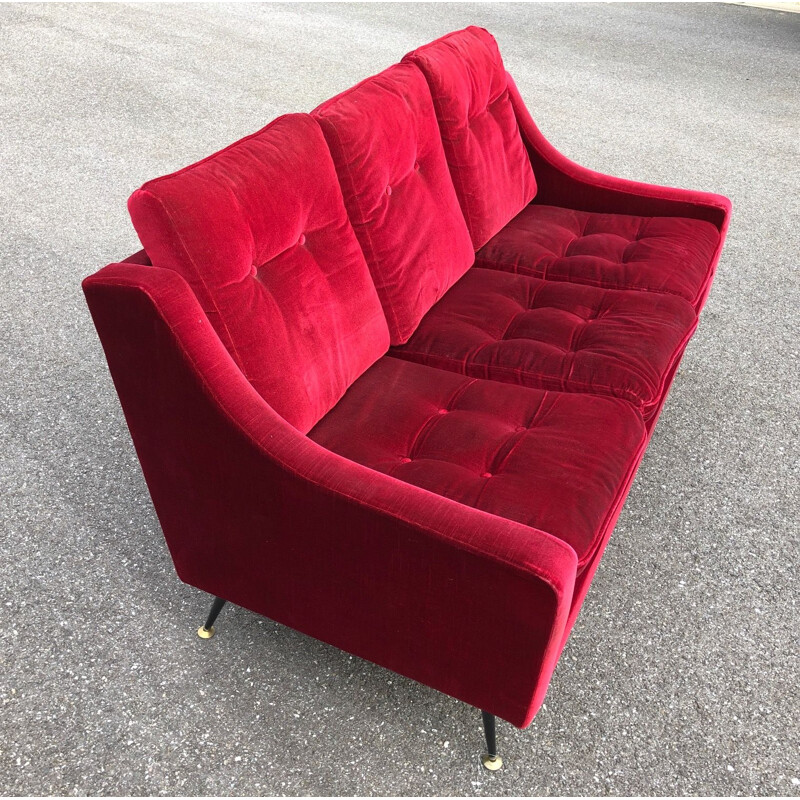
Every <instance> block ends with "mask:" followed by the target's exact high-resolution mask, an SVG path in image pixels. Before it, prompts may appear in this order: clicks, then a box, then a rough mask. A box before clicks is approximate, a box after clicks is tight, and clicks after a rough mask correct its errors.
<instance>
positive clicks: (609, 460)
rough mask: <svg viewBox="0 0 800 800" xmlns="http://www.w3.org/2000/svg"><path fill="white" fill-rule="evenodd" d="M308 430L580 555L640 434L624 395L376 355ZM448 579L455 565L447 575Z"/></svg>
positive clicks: (624, 474)
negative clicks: (523, 382) (484, 376)
mask: <svg viewBox="0 0 800 800" xmlns="http://www.w3.org/2000/svg"><path fill="white" fill-rule="evenodd" d="M309 437H310V438H311V439H313V440H314V441H316V442H317V443H319V444H320V445H322V446H323V447H325V448H327V449H329V450H332V451H333V452H335V453H338V454H339V455H341V456H344V457H345V458H348V459H350V460H352V461H355V462H357V463H359V464H363V465H365V466H367V467H370V468H372V469H375V470H378V471H379V472H383V473H386V474H388V475H391V476H393V477H395V478H397V479H398V480H401V481H406V482H407V483H412V484H415V485H417V486H420V487H422V488H423V489H427V490H429V491H431V492H434V493H435V494H439V495H443V496H445V497H449V498H451V499H453V500H456V501H458V502H459V503H464V504H466V505H469V506H473V507H475V508H478V509H480V510H482V511H486V512H488V513H489V514H495V515H498V516H501V517H506V518H508V519H511V520H515V521H517V522H521V523H524V524H526V525H529V526H531V527H534V528H537V529H539V530H543V531H546V532H548V533H550V534H553V535H554V536H557V537H559V538H560V539H562V540H563V541H565V542H567V543H568V544H569V545H570V546H571V547H572V548H573V549H574V550H575V552H576V553H577V555H578V559H579V568H582V567H583V566H584V565H585V564H586V563H587V562H588V561H589V560H590V559H591V557H592V555H593V553H594V552H595V548H596V547H597V546H599V544H600V543H601V541H602V538H603V534H604V533H605V530H606V527H607V525H608V524H609V523H610V522H612V521H613V519H614V517H615V513H616V512H617V511H618V504H619V503H620V502H621V501H622V499H623V497H624V494H625V492H626V490H627V488H628V486H629V484H630V481H631V479H632V476H633V473H634V471H635V469H636V465H637V464H638V463H639V459H640V457H641V453H642V450H643V448H644V446H645V443H646V439H647V436H646V433H645V428H644V425H643V424H642V420H641V417H640V416H639V414H638V413H637V412H636V411H635V410H634V409H633V408H632V407H631V406H630V405H629V404H628V403H626V402H624V401H621V400H615V399H611V398H605V397H596V396H594V395H588V394H568V393H559V392H544V391H539V390H536V389H527V388H524V387H521V386H511V385H509V384H505V383H498V382H495V381H484V380H478V379H475V378H466V377H463V376H461V375H457V374H455V373H452V372H447V371H444V370H437V369H433V368H431V367H426V366H423V365H421V364H414V363H411V362H408V361H403V360H401V359H397V358H391V357H386V358H383V359H381V360H380V361H378V362H377V363H376V364H375V365H374V366H373V367H371V368H370V369H369V370H368V371H367V372H365V373H364V374H363V375H362V376H361V377H360V378H359V379H358V380H357V381H356V382H355V383H354V384H353V385H352V386H351V387H350V389H349V390H348V391H347V393H346V394H345V395H344V397H343V398H342V399H341V400H340V401H339V403H338V404H337V406H336V407H335V408H334V409H332V410H331V411H330V412H329V413H328V414H327V415H326V416H325V417H324V418H323V419H322V420H320V422H319V423H318V424H317V425H316V426H315V427H314V428H313V429H312V430H311V432H310V433H309ZM454 579H457V576H454Z"/></svg>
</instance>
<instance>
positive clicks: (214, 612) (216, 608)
mask: <svg viewBox="0 0 800 800" xmlns="http://www.w3.org/2000/svg"><path fill="white" fill-rule="evenodd" d="M227 602H228V601H227V600H223V599H222V598H221V597H215V598H214V602H213V603H212V604H211V611H209V612H208V618H207V619H206V624H205V625H203V626H202V627H201V628H198V629H197V635H198V636H199V637H200V638H201V639H210V638H211V637H212V636H213V635H214V622H215V621H216V619H217V617H218V616H219V612H220V611H222V608H223V606H224V605H225V603H227Z"/></svg>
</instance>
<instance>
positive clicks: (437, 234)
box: [313, 64, 475, 344]
mask: <svg viewBox="0 0 800 800" xmlns="http://www.w3.org/2000/svg"><path fill="white" fill-rule="evenodd" d="M313 113H314V116H315V117H316V119H317V120H318V121H319V123H320V126H321V127H322V130H323V132H324V134H325V138H326V139H327V142H328V145H329V147H330V150H331V154H332V155H333V161H334V163H335V165H336V171H337V173H338V175H339V180H340V182H341V185H342V191H343V193H344V199H345V205H346V207H347V211H348V214H349V215H350V220H351V222H352V223H353V227H354V228H355V231H356V235H357V236H358V240H359V242H360V243H361V247H362V248H363V250H364V254H365V256H366V259H367V263H368V264H369V267H370V270H371V272H372V276H373V278H374V280H375V285H376V286H377V289H378V295H379V297H380V298H381V302H382V304H383V308H384V311H385V312H386V317H387V319H388V321H389V331H390V333H391V337H392V343H393V344H401V343H402V342H405V341H406V340H407V339H408V337H409V336H411V334H412V333H413V332H414V329H415V328H416V327H417V325H418V324H419V321H420V319H421V318H422V316H423V314H425V312H426V311H427V310H428V309H429V308H430V307H431V306H432V305H433V304H434V303H435V302H436V301H437V300H438V299H439V298H440V297H441V296H442V295H443V294H444V293H445V292H446V291H447V290H448V289H449V288H450V287H451V286H452V285H453V284H454V283H455V282H456V281H457V280H458V278H460V277H461V276H462V275H463V274H464V272H466V270H467V269H468V268H469V267H470V266H471V264H472V262H473V261H474V260H475V253H474V251H473V249H472V245H471V242H470V238H469V232H468V231H467V227H466V225H465V223H464V217H463V215H462V214H461V211H460V209H459V206H458V200H457V199H456V195H455V190H454V189H453V184H452V181H451V180H450V175H449V172H448V169H447V162H446V161H445V158H444V151H443V150H442V141H441V139H440V138H439V128H438V125H437V123H436V116H435V114H434V111H433V104H432V102H431V96H430V93H429V91H428V87H427V85H426V83H425V79H424V78H423V77H422V75H421V74H420V72H419V70H417V69H416V68H415V67H413V66H411V65H405V64H401V65H396V66H394V67H390V68H389V69H387V70H386V71H385V72H382V73H381V74H380V75H376V76H375V77H373V78H368V79H367V80H365V81H362V82H361V83H359V84H358V85H357V86H355V87H353V88H352V89H349V90H348V91H346V92H344V93H343V94H340V95H338V96H337V97H334V98H333V99H332V100H328V101H327V102H326V103H323V104H322V105H321V106H320V107H319V108H317V109H316V110H315V111H314V112H313Z"/></svg>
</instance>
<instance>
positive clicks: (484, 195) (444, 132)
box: [403, 26, 536, 249]
mask: <svg viewBox="0 0 800 800" xmlns="http://www.w3.org/2000/svg"><path fill="white" fill-rule="evenodd" d="M403 61H404V62H410V63H412V64H415V65H416V66H417V67H418V68H419V69H420V70H421V71H422V73H423V74H424V75H425V79H426V80H427V82H428V86H429V88H430V92H431V95H432V97H433V105H434V108H435V109H436V118H437V120H438V123H439V129H440V131H441V136H442V142H443V143H444V152H445V155H446V156H447V164H448V166H449V167H450V174H451V176H452V179H453V184H454V186H455V189H456V194H457V195H458V201H459V203H460V204H461V209H462V211H463V212H464V218H465V219H466V221H467V226H468V227H469V232H470V235H471V236H472V243H473V245H474V247H475V249H477V248H479V247H481V245H483V244H485V243H486V242H487V241H488V240H489V239H490V238H491V237H492V236H493V235H494V234H495V233H497V232H498V231H499V230H500V229H501V228H502V227H503V226H504V225H505V224H506V223H507V222H508V221H509V220H510V219H511V218H512V217H513V216H514V215H515V214H517V213H518V212H519V211H521V210H522V209H523V208H524V207H525V205H526V204H527V203H529V202H530V201H531V200H532V199H533V197H534V195H535V194H536V178H535V177H534V174H533V169H532V167H531V162H530V158H529V157H528V153H527V151H526V149H525V145H524V143H523V141H522V136H521V135H520V132H519V126H518V124H517V118H516V115H515V114H514V108H513V106H512V104H511V99H510V96H509V92H508V81H507V78H506V69H505V66H504V65H503V59H502V57H501V55H500V50H499V49H498V47H497V42H496V41H495V40H494V37H493V36H492V35H491V34H490V33H489V32H488V31H487V30H484V29H483V28H477V27H475V26H470V27H468V28H465V29H464V30H461V31H455V32H454V33H449V34H447V36H442V37H441V38H440V39H437V40H436V41H434V42H431V43H430V44H426V45H424V46H423V47H419V48H417V49H416V50H414V51H413V52H411V53H409V54H408V55H406V56H405V57H404V58H403Z"/></svg>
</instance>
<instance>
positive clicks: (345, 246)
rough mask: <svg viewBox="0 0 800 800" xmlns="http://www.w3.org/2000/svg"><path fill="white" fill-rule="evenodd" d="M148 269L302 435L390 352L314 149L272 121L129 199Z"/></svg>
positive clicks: (301, 134) (323, 153) (318, 137)
mask: <svg viewBox="0 0 800 800" xmlns="http://www.w3.org/2000/svg"><path fill="white" fill-rule="evenodd" d="M128 207H129V209H130V213H131V217H132V220H133V224H134V227H135V228H136V231H137V233H138V234H139V238H140V239H141V241H142V244H143V245H144V247H145V249H146V251H147V253H148V255H149V256H150V259H151V260H152V262H153V264H154V265H156V266H159V267H169V268H172V269H174V270H175V271H176V272H179V273H180V274H181V275H182V276H183V277H184V278H185V279H186V281H187V282H188V283H189V284H190V286H191V287H192V289H193V290H194V292H195V294H196V295H197V297H198V299H199V301H200V305H201V307H202V308H203V310H204V311H205V312H206V314H207V315H208V317H209V320H210V321H211V323H212V324H213V326H214V328H215V329H216V331H217V333H218V334H219V336H220V338H221V340H222V342H223V343H224V344H225V346H226V348H227V349H228V351H229V352H230V354H231V355H232V357H233V358H234V360H235V361H236V362H237V364H238V366H239V367H240V369H241V370H242V371H243V373H244V374H245V376H246V377H247V378H248V380H249V381H250V382H251V383H252V385H253V386H254V388H255V389H256V390H257V391H258V392H259V393H260V394H261V396H262V397H264V399H265V400H266V401H267V402H268V403H269V404H270V405H271V406H272V407H273V408H274V409H275V410H276V411H277V412H278V413H279V414H281V415H282V416H283V417H284V418H285V419H286V420H287V421H288V422H290V423H291V424H292V425H294V426H295V427H296V428H298V429H299V430H300V431H302V432H304V433H306V432H308V431H309V430H310V429H311V428H312V427H313V425H314V424H315V423H316V422H317V421H318V420H319V419H320V418H321V417H322V416H324V415H325V413H327V411H329V410H330V409H331V408H332V407H333V406H334V405H335V404H336V403H337V402H338V400H339V399H340V397H341V396H342V395H343V394H344V392H345V391H346V390H347V387H348V386H349V385H350V384H351V383H352V382H353V381H354V380H355V379H356V378H357V377H358V376H359V375H361V374H362V373H363V372H364V371H365V370H366V369H367V368H368V367H369V366H370V365H371V364H373V363H374V362H375V361H376V360H377V359H378V358H380V357H381V356H382V355H383V354H384V353H385V352H386V350H387V348H388V346H389V332H388V328H387V325H386V318H385V316H384V314H383V311H382V309H381V305H380V302H379V300H378V296H377V293H376V291H375V286H374V285H373V283H372V280H371V278H370V274H369V270H368V268H367V265H366V262H365V261H364V256H363V253H362V252H361V249H360V248H359V245H358V241H357V239H356V237H355V234H354V233H353V229H352V227H351V225H350V222H349V221H348V218H347V213H346V211H345V208H344V204H343V201H342V196H341V192H340V189H339V185H338V183H337V180H336V173H335V170H334V167H333V163H332V161H331V157H330V154H329V152H328V148H327V146H326V144H325V139H324V138H323V136H322V132H321V131H320V129H319V126H318V125H317V123H316V122H315V121H314V120H313V119H312V118H311V117H310V116H309V115H307V114H291V115H287V116H284V117H279V118H278V119H277V120H275V121H274V122H272V123H271V124H269V125H267V127H266V128H264V129H262V130H261V131H259V132H258V133H255V134H253V135H252V136H248V137H247V138H245V139H242V140H240V141H238V142H236V143H234V144H232V145H230V146H229V147H227V148H225V149H224V150H221V151H220V152H218V153H215V154H214V155H212V156H209V157H208V158H206V159H204V160H203V161H199V162H198V163H196V164H193V165H192V166H190V167H186V168H185V169H182V170H180V171H179V172H175V173H173V174H171V175H166V176H164V177H162V178H157V179H156V180H153V181H149V182H148V183H146V184H144V186H142V188H141V189H139V190H137V191H136V192H134V193H133V195H132V196H131V198H130V200H129V202H128Z"/></svg>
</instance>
